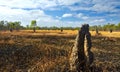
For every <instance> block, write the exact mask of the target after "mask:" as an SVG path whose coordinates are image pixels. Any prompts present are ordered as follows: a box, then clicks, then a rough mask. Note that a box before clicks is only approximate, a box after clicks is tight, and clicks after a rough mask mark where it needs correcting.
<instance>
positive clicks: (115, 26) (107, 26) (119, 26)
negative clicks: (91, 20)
mask: <svg viewBox="0 0 120 72" xmlns="http://www.w3.org/2000/svg"><path fill="white" fill-rule="evenodd" d="M95 27H97V29H98V30H100V31H109V30H114V31H120V23H118V24H110V23H108V24H105V25H98V26H96V25H95V26H90V30H95V29H96V28H95Z"/></svg>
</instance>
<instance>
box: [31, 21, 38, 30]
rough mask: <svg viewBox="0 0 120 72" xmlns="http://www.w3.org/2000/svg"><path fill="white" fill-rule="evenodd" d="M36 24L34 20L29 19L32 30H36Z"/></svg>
mask: <svg viewBox="0 0 120 72" xmlns="http://www.w3.org/2000/svg"><path fill="white" fill-rule="evenodd" d="M36 26H37V24H36V20H32V21H31V27H32V28H33V31H34V32H35V31H36Z"/></svg>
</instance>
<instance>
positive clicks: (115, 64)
mask: <svg viewBox="0 0 120 72" xmlns="http://www.w3.org/2000/svg"><path fill="white" fill-rule="evenodd" d="M100 33H101V35H100V36H95V32H94V31H91V34H92V51H93V53H94V57H95V58H94V62H93V69H94V71H95V72H120V32H113V33H109V32H100ZM76 35H77V30H64V31H63V32H60V30H39V31H37V32H36V33H33V31H32V30H22V31H19V32H12V33H10V32H8V31H6V32H0V72H27V71H28V72H69V57H70V53H71V50H72V47H73V45H74V42H75V37H76Z"/></svg>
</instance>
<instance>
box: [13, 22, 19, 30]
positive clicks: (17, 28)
mask: <svg viewBox="0 0 120 72" xmlns="http://www.w3.org/2000/svg"><path fill="white" fill-rule="evenodd" d="M14 24H15V29H16V30H17V31H19V29H20V27H21V26H20V24H21V22H19V21H16V22H14Z"/></svg>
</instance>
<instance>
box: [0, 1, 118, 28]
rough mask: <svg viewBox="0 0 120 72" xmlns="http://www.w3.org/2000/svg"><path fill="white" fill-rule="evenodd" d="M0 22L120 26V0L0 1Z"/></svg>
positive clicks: (43, 24) (41, 24)
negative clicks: (35, 21) (108, 24)
mask: <svg viewBox="0 0 120 72" xmlns="http://www.w3.org/2000/svg"><path fill="white" fill-rule="evenodd" d="M0 20H7V21H21V23H22V25H23V26H26V25H29V24H30V21H31V20H37V25H38V26H58V27H61V26H69V27H70V26H72V27H77V26H81V24H84V23H88V24H90V25H103V24H106V23H115V24H117V23H119V22H120V0H0Z"/></svg>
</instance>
